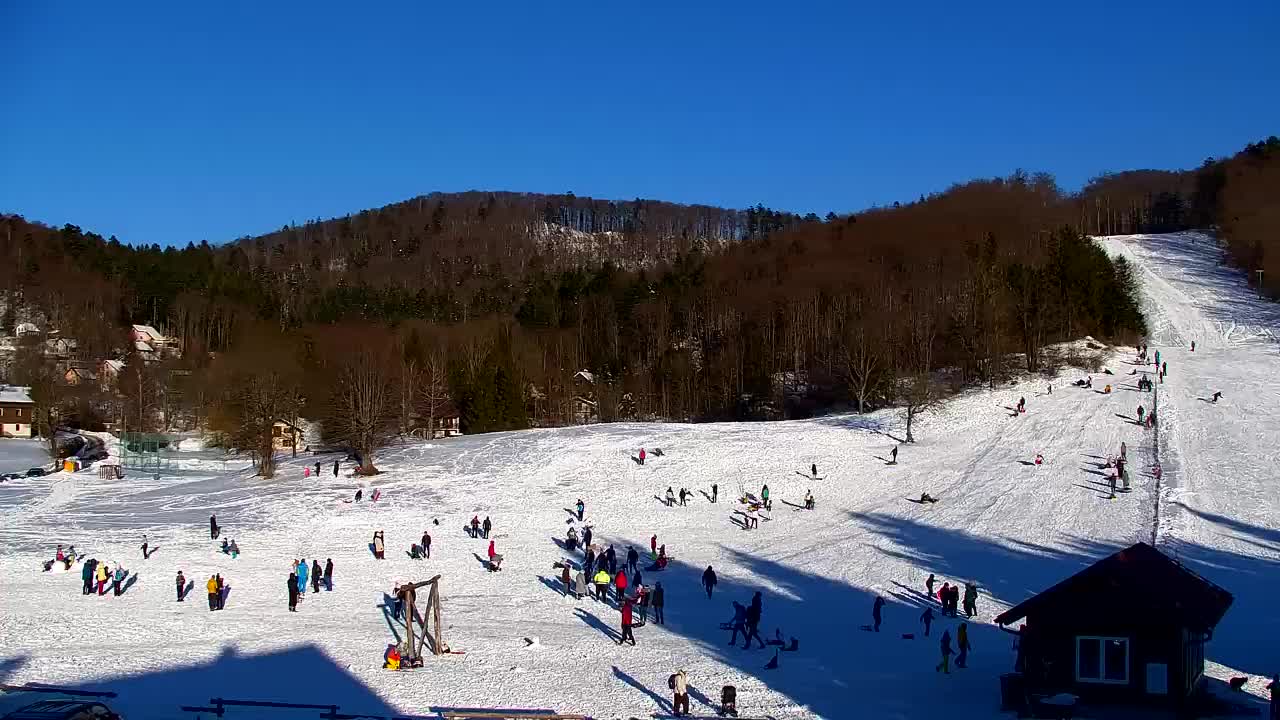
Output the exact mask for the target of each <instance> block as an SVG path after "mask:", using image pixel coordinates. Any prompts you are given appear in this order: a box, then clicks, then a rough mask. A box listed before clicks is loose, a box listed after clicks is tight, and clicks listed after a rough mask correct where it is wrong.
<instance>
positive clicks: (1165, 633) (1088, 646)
mask: <svg viewBox="0 0 1280 720" xmlns="http://www.w3.org/2000/svg"><path fill="white" fill-rule="evenodd" d="M1231 603H1232V597H1231V594H1230V593H1228V592H1227V591H1226V590H1223V589H1222V588H1220V587H1218V586H1217V585H1214V584H1213V583H1211V582H1209V581H1208V580H1205V579H1204V578H1202V577H1200V576H1199V575H1197V574H1196V573H1194V572H1192V571H1191V570H1189V569H1187V568H1186V567H1185V566H1183V565H1182V564H1180V563H1178V562H1177V561H1176V560H1173V559H1172V558H1170V557H1168V556H1167V555H1165V554H1164V553H1161V552H1160V551H1159V550H1156V549H1155V548H1153V547H1151V546H1150V545H1147V544H1146V543H1138V544H1136V545H1133V546H1131V547H1128V548H1126V549H1124V550H1121V551H1120V552H1118V553H1115V554H1114V555H1111V556H1109V557H1106V558H1103V559H1102V560H1099V561H1098V562H1096V563H1094V564H1093V565H1091V566H1089V567H1087V568H1085V569H1084V570H1082V571H1080V572H1078V573H1076V574H1075V575H1072V576H1071V577H1069V578H1067V579H1066V580H1063V581H1062V582H1060V583H1058V584H1057V585H1054V586H1053V587H1051V588H1049V589H1048V590H1045V591H1044V592H1042V593H1040V594H1039V595H1036V596H1034V597H1032V598H1029V599H1027V600H1025V601H1023V602H1022V603H1019V604H1018V605H1015V606H1014V607H1012V608H1010V609H1008V610H1006V611H1005V612H1003V613H1001V614H1000V615H998V616H996V618H995V621H996V623H997V624H998V625H1001V626H1005V625H1011V624H1013V623H1018V622H1024V623H1025V624H1023V625H1022V626H1021V628H1020V629H1019V631H1018V636H1019V640H1018V648H1019V651H1018V659H1017V662H1016V665H1015V670H1016V671H1017V672H1015V673H1014V674H1012V675H1006V676H1004V678H1002V682H1003V683H1004V687H1003V693H1002V694H1003V695H1004V696H1005V703H1006V705H1015V706H1016V705H1018V704H1019V703H1018V702H1017V701H1016V699H1017V698H1027V699H1028V701H1031V700H1033V699H1034V698H1036V697H1044V696H1046V695H1053V694H1055V693H1068V694H1070V695H1073V696H1075V697H1077V698H1079V699H1080V700H1081V701H1083V702H1084V703H1089V704H1100V703H1131V704H1139V705H1153V706H1161V707H1174V708H1177V707H1182V706H1184V705H1185V703H1186V702H1187V700H1188V699H1189V698H1191V697H1192V695H1193V694H1194V693H1195V691H1196V690H1197V689H1198V688H1199V687H1200V685H1201V683H1202V681H1203V680H1204V646H1205V642H1206V641H1208V640H1209V639H1210V638H1212V637H1213V629H1214V627H1216V626H1217V624H1218V622H1219V621H1221V620H1222V616H1223V615H1225V614H1226V612H1227V608H1229V607H1231ZM1013 686H1021V687H1020V688H1019V689H1015V688H1014V687H1013ZM1010 696H1013V700H1012V701H1011V698H1010Z"/></svg>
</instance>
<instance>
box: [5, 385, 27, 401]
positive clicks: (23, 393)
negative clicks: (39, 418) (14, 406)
mask: <svg viewBox="0 0 1280 720" xmlns="http://www.w3.org/2000/svg"><path fill="white" fill-rule="evenodd" d="M0 403H27V404H30V405H34V404H35V403H34V402H32V400H31V388H29V387H20V386H18V385H0Z"/></svg>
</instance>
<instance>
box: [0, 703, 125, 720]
mask: <svg viewBox="0 0 1280 720" xmlns="http://www.w3.org/2000/svg"><path fill="white" fill-rule="evenodd" d="M0 720H123V719H122V718H121V717H120V716H119V715H117V714H116V713H114V712H112V711H111V708H109V707H107V706H106V705H103V704H102V703H100V702H91V701H85V700H41V701H39V702H35V703H31V704H30V705H27V706H26V707H24V708H20V709H18V710H14V711H13V712H11V713H9V714H8V715H5V716H4V717H3V718H0Z"/></svg>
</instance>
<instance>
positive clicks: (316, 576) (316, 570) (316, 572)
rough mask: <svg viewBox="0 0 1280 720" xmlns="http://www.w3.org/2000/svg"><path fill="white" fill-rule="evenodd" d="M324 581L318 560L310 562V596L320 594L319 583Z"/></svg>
mask: <svg viewBox="0 0 1280 720" xmlns="http://www.w3.org/2000/svg"><path fill="white" fill-rule="evenodd" d="M323 579H324V569H323V568H321V567H320V560H319V559H315V560H312V561H311V594H313V595H314V594H315V593H318V592H320V581H321V580H323Z"/></svg>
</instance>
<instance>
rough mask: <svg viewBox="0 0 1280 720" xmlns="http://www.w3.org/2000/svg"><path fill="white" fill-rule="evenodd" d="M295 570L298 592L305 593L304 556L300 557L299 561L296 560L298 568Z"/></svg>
mask: <svg viewBox="0 0 1280 720" xmlns="http://www.w3.org/2000/svg"><path fill="white" fill-rule="evenodd" d="M297 572H298V593H299V594H300V595H301V594H304V593H306V592H307V561H306V558H303V559H301V560H299V561H298V570H297Z"/></svg>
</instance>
